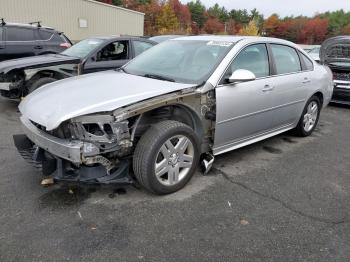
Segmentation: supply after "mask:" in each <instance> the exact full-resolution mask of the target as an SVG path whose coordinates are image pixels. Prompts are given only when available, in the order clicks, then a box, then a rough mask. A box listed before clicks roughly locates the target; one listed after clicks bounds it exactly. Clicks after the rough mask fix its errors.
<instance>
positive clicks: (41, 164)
mask: <svg viewBox="0 0 350 262" xmlns="http://www.w3.org/2000/svg"><path fill="white" fill-rule="evenodd" d="M21 121H22V123H23V130H24V132H25V134H24V135H14V136H13V139H14V144H15V146H16V148H17V150H18V152H19V153H20V154H21V156H22V157H23V158H24V159H25V160H26V161H28V162H29V163H30V164H32V165H33V166H34V167H36V168H38V169H40V170H41V171H42V174H43V175H44V176H53V178H54V180H55V181H57V182H59V181H64V182H74V183H87V184H132V183H134V180H133V179H132V178H131V177H130V176H129V162H128V161H127V160H122V161H120V162H119V163H118V164H117V165H116V166H115V167H114V168H113V169H111V170H108V171H107V170H106V167H105V166H103V165H101V164H93V165H88V166H87V165H81V162H82V158H83V154H84V150H86V148H88V147H86V144H87V143H84V142H81V141H70V140H67V139H60V138H57V137H54V136H51V135H50V134H47V133H45V132H44V131H42V130H40V129H38V128H37V127H36V126H34V124H32V123H31V122H30V121H29V120H28V119H26V118H24V117H21ZM88 144H89V143H88ZM85 153H86V152H85ZM71 163H75V164H76V165H72V164H71ZM77 166H78V167H77Z"/></svg>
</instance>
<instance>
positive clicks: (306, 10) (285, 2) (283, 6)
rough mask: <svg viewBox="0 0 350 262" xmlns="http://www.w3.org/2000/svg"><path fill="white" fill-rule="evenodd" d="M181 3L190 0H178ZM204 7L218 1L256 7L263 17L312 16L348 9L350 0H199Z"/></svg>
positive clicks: (242, 7) (228, 6) (235, 7)
mask: <svg viewBox="0 0 350 262" xmlns="http://www.w3.org/2000/svg"><path fill="white" fill-rule="evenodd" d="M180 1H181V2H183V3H187V2H190V0H180ZM201 2H202V3H203V4H205V5H206V7H210V6H213V5H214V4H215V3H218V4H219V5H220V6H224V7H225V8H226V9H228V10H231V9H248V10H251V9H254V8H256V9H258V11H259V12H261V13H263V14H264V16H265V17H268V16H270V15H271V14H273V13H277V14H279V15H280V16H282V17H283V16H290V15H294V16H298V15H306V16H313V15H314V14H315V13H317V12H319V13H321V12H325V11H334V10H339V9H344V10H345V11H350V0H201Z"/></svg>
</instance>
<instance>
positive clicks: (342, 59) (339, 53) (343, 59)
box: [320, 36, 350, 104]
mask: <svg viewBox="0 0 350 262" xmlns="http://www.w3.org/2000/svg"><path fill="white" fill-rule="evenodd" d="M320 58H321V63H322V64H324V65H327V66H328V67H329V68H330V69H331V70H332V73H333V79H334V91H333V97H332V102H335V103H340V104H350V36H337V37H332V38H329V39H327V40H326V41H324V42H323V44H322V46H321V52H320Z"/></svg>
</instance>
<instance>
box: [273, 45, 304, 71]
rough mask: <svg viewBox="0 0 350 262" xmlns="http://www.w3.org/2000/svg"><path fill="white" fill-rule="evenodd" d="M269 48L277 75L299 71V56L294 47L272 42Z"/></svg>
mask: <svg viewBox="0 0 350 262" xmlns="http://www.w3.org/2000/svg"><path fill="white" fill-rule="evenodd" d="M271 49H272V55H273V58H274V60H275V64H276V73H277V74H278V75H279V74H288V73H295V72H299V71H301V65H300V60H299V56H298V54H297V51H296V50H295V49H294V48H292V47H289V46H285V45H276V44H272V45H271Z"/></svg>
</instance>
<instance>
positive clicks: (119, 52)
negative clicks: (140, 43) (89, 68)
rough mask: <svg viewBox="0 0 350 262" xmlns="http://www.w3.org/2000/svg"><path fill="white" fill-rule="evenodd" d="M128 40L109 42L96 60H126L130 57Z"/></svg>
mask: <svg viewBox="0 0 350 262" xmlns="http://www.w3.org/2000/svg"><path fill="white" fill-rule="evenodd" d="M128 43H129V42H128V41H117V42H113V43H110V44H108V45H107V46H105V47H104V48H102V50H101V51H99V52H98V53H97V57H96V61H97V62H102V61H114V60H125V59H128V57H129V46H128Z"/></svg>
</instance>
